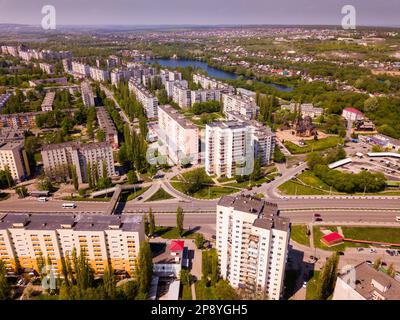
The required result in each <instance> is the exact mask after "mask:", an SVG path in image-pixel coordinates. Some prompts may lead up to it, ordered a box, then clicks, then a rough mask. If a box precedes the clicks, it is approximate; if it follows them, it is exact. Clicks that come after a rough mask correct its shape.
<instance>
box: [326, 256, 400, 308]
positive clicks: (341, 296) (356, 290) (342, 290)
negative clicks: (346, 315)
mask: <svg viewBox="0 0 400 320" xmlns="http://www.w3.org/2000/svg"><path fill="white" fill-rule="evenodd" d="M399 298H400V282H399V281H397V280H395V279H393V278H392V277H390V276H389V275H388V274H386V273H384V272H382V271H380V270H375V269H374V268H373V267H372V266H370V265H368V263H367V262H362V263H360V264H358V265H356V266H354V267H353V266H346V267H344V268H343V269H342V270H341V271H340V272H339V275H338V277H337V280H336V286H335V291H334V293H333V298H332V299H333V300H399Z"/></svg>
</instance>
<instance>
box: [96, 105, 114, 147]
mask: <svg viewBox="0 0 400 320" xmlns="http://www.w3.org/2000/svg"><path fill="white" fill-rule="evenodd" d="M96 115H97V122H98V124H99V127H100V129H101V130H103V131H104V133H105V134H106V141H107V142H109V143H110V144H111V146H112V147H113V149H117V148H118V131H117V129H116V128H115V125H114V122H113V121H112V119H111V117H110V115H109V114H108V111H107V110H106V109H105V108H104V107H98V108H96Z"/></svg>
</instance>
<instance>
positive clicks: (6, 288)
mask: <svg viewBox="0 0 400 320" xmlns="http://www.w3.org/2000/svg"><path fill="white" fill-rule="evenodd" d="M6 276H7V269H6V265H5V263H4V262H3V260H1V259H0V300H7V299H11V293H12V291H11V286H10V284H9V283H8V280H7V277H6Z"/></svg>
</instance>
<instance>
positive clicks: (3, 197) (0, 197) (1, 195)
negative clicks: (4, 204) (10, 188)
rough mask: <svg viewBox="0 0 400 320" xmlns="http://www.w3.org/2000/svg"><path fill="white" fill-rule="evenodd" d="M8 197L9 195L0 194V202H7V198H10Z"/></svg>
mask: <svg viewBox="0 0 400 320" xmlns="http://www.w3.org/2000/svg"><path fill="white" fill-rule="evenodd" d="M10 196H11V195H10V194H9V193H6V192H0V201H3V200H7V199H8V198H10Z"/></svg>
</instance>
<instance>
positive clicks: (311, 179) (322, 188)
mask: <svg viewBox="0 0 400 320" xmlns="http://www.w3.org/2000/svg"><path fill="white" fill-rule="evenodd" d="M278 189H279V190H280V191H281V192H282V193H283V194H286V195H329V194H338V192H337V191H336V190H335V189H333V188H332V190H330V187H329V186H328V185H327V184H326V183H324V182H323V181H321V180H320V179H319V178H317V177H316V176H315V175H314V173H312V172H311V171H304V172H303V173H301V174H300V175H298V176H297V177H296V178H293V179H292V180H289V181H286V182H285V183H283V184H281V185H280V186H279V187H278Z"/></svg>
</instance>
